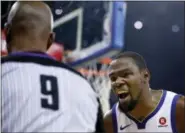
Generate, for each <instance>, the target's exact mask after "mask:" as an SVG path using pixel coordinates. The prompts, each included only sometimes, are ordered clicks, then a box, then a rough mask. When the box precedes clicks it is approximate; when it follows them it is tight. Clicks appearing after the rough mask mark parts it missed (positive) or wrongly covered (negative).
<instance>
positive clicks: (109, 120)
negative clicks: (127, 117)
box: [104, 110, 114, 133]
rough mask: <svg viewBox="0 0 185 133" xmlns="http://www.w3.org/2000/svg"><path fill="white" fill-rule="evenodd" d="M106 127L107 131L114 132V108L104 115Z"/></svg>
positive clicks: (108, 132) (107, 132)
mask: <svg viewBox="0 0 185 133" xmlns="http://www.w3.org/2000/svg"><path fill="white" fill-rule="evenodd" d="M104 128H105V132H106V133H113V132H114V129H113V123H112V110H109V111H108V112H107V113H106V114H105V116H104Z"/></svg>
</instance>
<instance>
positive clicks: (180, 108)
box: [176, 96, 185, 133]
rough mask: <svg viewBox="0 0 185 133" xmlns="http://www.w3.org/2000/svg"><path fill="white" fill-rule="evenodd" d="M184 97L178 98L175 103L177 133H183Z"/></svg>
mask: <svg viewBox="0 0 185 133" xmlns="http://www.w3.org/2000/svg"><path fill="white" fill-rule="evenodd" d="M184 111H185V97H184V96H180V97H179V99H178V100H177V103H176V126H177V131H178V133H185V126H184V123H185V112H184Z"/></svg>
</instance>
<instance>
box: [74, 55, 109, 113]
mask: <svg viewBox="0 0 185 133" xmlns="http://www.w3.org/2000/svg"><path fill="white" fill-rule="evenodd" d="M111 61H112V60H111V59H110V58H101V59H99V60H94V61H91V63H88V64H85V65H83V66H81V67H80V68H78V69H77V70H78V71H79V72H80V73H81V74H82V75H83V76H85V77H86V78H87V80H88V81H89V82H91V83H92V85H93V86H94V88H95V90H96V92H97V93H98V95H99V98H100V103H101V105H102V110H103V113H105V112H107V111H108V110H109V109H110V105H109V98H110V90H111V84H110V80H109V77H108V66H109V63H110V62H111Z"/></svg>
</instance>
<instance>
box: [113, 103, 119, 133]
mask: <svg viewBox="0 0 185 133" xmlns="http://www.w3.org/2000/svg"><path fill="white" fill-rule="evenodd" d="M116 107H117V103H115V104H114V106H113V108H112V123H113V129H114V133H117V132H118V125H117V116H116Z"/></svg>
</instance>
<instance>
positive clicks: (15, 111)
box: [1, 53, 99, 132]
mask: <svg viewBox="0 0 185 133" xmlns="http://www.w3.org/2000/svg"><path fill="white" fill-rule="evenodd" d="M38 56H40V57H38ZM1 78H2V88H1V89H2V91H1V92H2V98H1V100H2V105H1V109H2V118H1V119H2V131H3V132H94V131H95V127H96V121H97V114H98V106H99V104H98V101H97V95H96V93H95V92H94V90H93V89H92V88H91V86H90V84H89V83H88V82H87V81H86V80H85V79H84V78H83V77H82V76H81V75H80V74H78V73H77V72H76V71H74V70H72V69H71V68H69V67H68V66H66V65H64V64H61V63H59V62H56V61H54V60H52V59H49V57H47V56H46V55H43V54H40V53H31V54H30V53H17V54H14V55H12V56H9V57H5V58H4V59H2V75H1Z"/></svg>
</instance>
